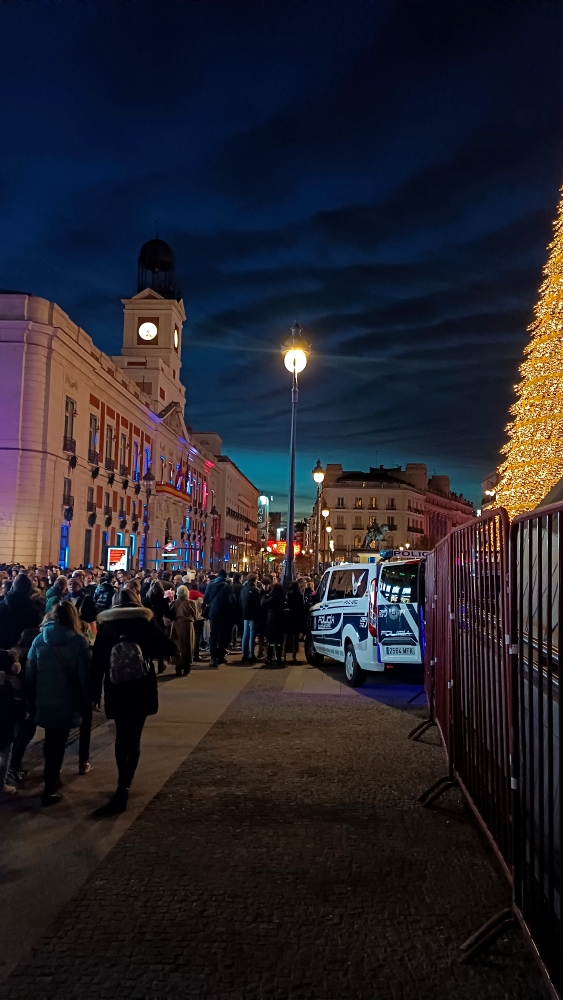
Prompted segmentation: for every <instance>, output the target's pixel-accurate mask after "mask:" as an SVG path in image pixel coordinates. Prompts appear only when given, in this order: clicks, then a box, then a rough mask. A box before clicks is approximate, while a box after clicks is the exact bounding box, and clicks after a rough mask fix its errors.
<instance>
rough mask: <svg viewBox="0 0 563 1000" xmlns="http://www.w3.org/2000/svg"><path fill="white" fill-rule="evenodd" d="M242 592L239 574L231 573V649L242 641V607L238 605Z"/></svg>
mask: <svg viewBox="0 0 563 1000" xmlns="http://www.w3.org/2000/svg"><path fill="white" fill-rule="evenodd" d="M241 592H242V583H241V582H240V573H233V582H232V585H231V605H232V609H231V615H232V622H233V628H232V634H231V649H235V648H236V646H237V645H238V644H239V643H240V642H241V640H242V630H243V617H242V607H241V603H240V595H241Z"/></svg>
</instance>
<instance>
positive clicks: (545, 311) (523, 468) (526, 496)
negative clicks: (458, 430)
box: [497, 187, 563, 517]
mask: <svg viewBox="0 0 563 1000" xmlns="http://www.w3.org/2000/svg"><path fill="white" fill-rule="evenodd" d="M561 195H562V197H561V200H560V202H559V209H558V213H557V219H556V221H555V226H554V237H553V240H552V242H551V243H550V244H549V247H548V250H549V257H548V261H547V264H546V266H545V268H544V272H543V273H544V280H543V282H542V285H541V287H540V292H539V295H540V298H539V301H538V303H537V305H536V307H535V319H534V322H533V323H532V324H531V326H530V327H529V331H530V333H531V335H532V337H531V341H530V343H529V344H528V345H527V347H526V348H525V352H524V353H525V354H526V355H527V357H526V360H525V361H524V362H523V364H522V365H521V366H520V375H521V380H520V383H519V384H518V385H517V386H515V387H514V388H515V390H516V394H517V397H518V398H517V400H516V402H515V403H514V404H513V405H512V406H511V407H510V414H511V416H512V418H513V419H512V420H511V421H510V423H509V424H508V426H507V428H506V430H507V433H508V437H509V440H508V443H507V444H506V445H505V446H504V448H503V449H502V452H503V454H504V455H505V456H506V458H505V460H504V462H503V463H502V465H500V466H499V469H498V472H499V476H500V482H499V486H498V488H497V502H498V503H499V504H500V505H501V506H502V507H506V509H507V511H508V513H509V514H510V516H511V517H515V516H516V514H521V513H523V512H524V511H528V510H532V509H533V508H534V507H536V506H537V505H538V503H540V501H541V500H543V498H544V497H545V496H546V494H547V493H549V491H550V490H551V489H552V487H553V486H555V484H556V483H557V482H558V481H559V480H560V479H561V477H562V476H563V187H562V188H561Z"/></svg>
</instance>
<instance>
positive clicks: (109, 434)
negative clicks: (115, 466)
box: [106, 424, 113, 460]
mask: <svg viewBox="0 0 563 1000" xmlns="http://www.w3.org/2000/svg"><path fill="white" fill-rule="evenodd" d="M108 458H110V459H111V458H113V427H112V426H111V424H108V425H107V427H106V460H107V459H108Z"/></svg>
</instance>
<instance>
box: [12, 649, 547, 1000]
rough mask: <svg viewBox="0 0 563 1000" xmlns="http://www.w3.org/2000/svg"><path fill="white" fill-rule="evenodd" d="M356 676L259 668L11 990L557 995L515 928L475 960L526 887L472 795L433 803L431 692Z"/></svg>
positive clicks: (223, 997)
mask: <svg viewBox="0 0 563 1000" xmlns="http://www.w3.org/2000/svg"><path fill="white" fill-rule="evenodd" d="M229 669H231V668H229ZM233 669H236V668H233ZM339 678H340V675H339V674H338V672H337V671H335V672H334V673H333V674H332V676H329V677H328V680H327V679H326V675H325V673H324V671H311V673H307V672H305V670H304V668H302V667H297V668H293V669H290V668H286V669H284V670H256V671H254V672H253V674H252V676H251V679H250V681H249V683H248V684H247V686H246V687H245V688H244V690H242V691H241V692H240V694H238V696H237V697H236V698H235V699H234V701H232V702H231V704H230V705H229V707H228V708H227V709H226V711H225V712H224V713H223V715H222V716H221V717H220V719H219V721H217V722H216V723H215V724H214V725H213V726H212V727H211V728H210V729H209V731H208V732H207V734H206V735H205V736H204V737H203V739H201V740H200V742H199V743H198V744H197V746H195V748H194V749H193V751H192V752H191V754H190V755H189V756H188V757H186V758H185V759H184V761H183V762H182V763H181V764H180V765H179V766H178V767H177V768H176V770H175V771H174V773H173V774H172V775H171V777H170V778H169V780H168V781H167V782H166V784H165V785H164V787H163V788H162V789H161V791H160V792H159V793H158V794H157V795H156V796H155V797H154V798H153V799H152V801H151V802H150V803H149V804H148V805H147V807H146V808H145V809H144V811H143V812H142V813H140V815H138V816H137V818H136V819H135V821H134V822H133V823H132V824H131V826H130V827H129V828H128V829H127V830H126V831H125V832H124V833H123V835H122V837H121V839H120V840H119V841H118V843H117V844H116V845H115V846H114V847H113V849H112V850H111V851H110V852H109V853H108V854H107V856H106V857H105V859H104V860H103V861H102V862H101V863H100V864H99V865H98V867H97V868H96V869H95V870H94V871H93V873H92V874H91V876H90V877H89V879H88V880H87V882H86V883H85V885H84V886H83V887H82V888H81V889H80V890H79V891H78V893H77V895H76V897H75V899H74V900H73V901H71V902H70V903H68V904H67V905H66V906H65V907H64V908H63V910H62V912H61V913H60V914H59V916H58V917H57V918H56V919H55V921H54V922H53V924H52V926H51V927H50V928H49V930H48V931H47V932H46V933H45V934H44V936H43V938H42V940H41V941H40V943H39V946H38V948H37V949H36V950H35V952H34V953H33V954H32V955H31V957H30V958H29V959H28V960H26V961H23V962H22V963H20V965H19V966H18V967H17V969H16V970H15V971H14V972H13V973H12V975H11V976H10V977H9V978H8V979H7V980H6V982H5V983H4V985H3V987H0V997H3V998H4V1000H22V998H25V1000H35V998H38V1000H39V998H40V1000H98V998H106V997H107V998H120V1000H121V998H136V1000H172V998H174V1000H176V998H178V1000H188V998H190V1000H200V998H201V1000H298V998H299V1000H309V998H311V1000H313V998H317V1000H399V998H401V1000H419V998H420V1000H508V998H510V1000H545V998H546V993H545V990H544V987H543V984H542V983H541V980H540V976H539V973H538V971H537V969H536V966H535V964H534V962H533V961H532V959H531V958H530V956H529V954H528V952H527V950H526V948H525V947H524V945H523V943H522V941H521V939H520V937H519V936H518V935H517V934H516V933H515V932H514V931H511V932H508V933H507V934H506V935H505V936H504V937H503V938H501V940H500V941H499V942H498V944H497V945H496V946H495V947H494V948H492V949H491V950H490V951H489V952H488V953H487V954H486V955H484V956H483V957H481V958H479V959H478V960H477V961H476V962H475V963H474V964H473V965H469V966H460V965H459V961H458V957H459V955H458V948H459V945H460V943H461V942H462V941H463V940H464V939H465V938H466V937H468V936H469V934H471V933H472V932H473V931H474V930H475V929H476V928H477V927H478V926H479V925H480V924H481V923H483V922H484V921H485V920H487V919H488V918H489V917H490V916H492V915H493V914H494V913H495V912H496V911H497V910H498V909H500V908H501V907H503V906H505V905H506V904H507V901H508V899H509V893H508V889H507V886H506V884H505V881H504V879H503V877H502V875H501V874H500V872H499V870H498V867H497V864H496V862H495V860H494V858H493V856H492V854H491V852H490V850H488V848H487V846H486V845H485V843H484V841H483V839H482V836H481V834H480V833H479V831H478V830H477V829H476V826H475V824H474V822H473V820H472V817H471V814H470V813H469V812H468V810H467V809H466V808H465V807H464V806H463V804H462V802H461V799H460V797H459V795H458V793H457V792H452V793H449V795H448V796H446V797H444V799H443V801H442V802H441V804H440V807H439V808H436V809H431V810H424V809H421V808H420V807H419V806H417V804H416V801H415V800H416V796H417V794H419V793H420V792H421V791H422V790H423V789H424V788H425V787H426V786H427V785H429V784H430V783H431V782H432V781H434V780H435V779H436V778H437V777H439V776H440V774H441V773H442V771H443V766H444V760H443V755H442V751H441V749H440V747H439V746H437V744H436V738H435V736H434V735H432V734H431V733H430V734H429V735H428V738H427V739H426V741H425V742H422V741H421V742H419V743H414V744H413V743H412V742H409V741H408V740H407V739H406V735H407V733H408V731H409V729H410V728H411V727H412V726H413V725H414V723H415V721H416V718H417V717H419V716H420V715H421V714H422V711H421V709H420V708H413V707H407V700H408V697H410V696H411V695H412V694H415V693H416V690H417V688H416V686H413V685H412V684H406V685H401V683H400V682H398V681H393V682H389V681H388V679H387V678H384V679H383V681H376V682H375V683H370V684H369V685H367V686H366V687H364V688H362V689H360V691H359V692H352V691H349V690H348V689H346V688H342V687H340V684H339ZM170 686H172V685H170Z"/></svg>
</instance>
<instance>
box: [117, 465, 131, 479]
mask: <svg viewBox="0 0 563 1000" xmlns="http://www.w3.org/2000/svg"><path fill="white" fill-rule="evenodd" d="M119 475H120V476H128V475H129V467H128V466H127V465H120V466H119Z"/></svg>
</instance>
